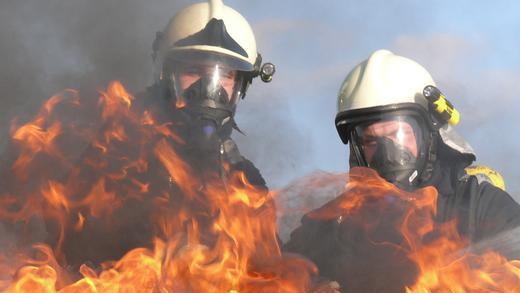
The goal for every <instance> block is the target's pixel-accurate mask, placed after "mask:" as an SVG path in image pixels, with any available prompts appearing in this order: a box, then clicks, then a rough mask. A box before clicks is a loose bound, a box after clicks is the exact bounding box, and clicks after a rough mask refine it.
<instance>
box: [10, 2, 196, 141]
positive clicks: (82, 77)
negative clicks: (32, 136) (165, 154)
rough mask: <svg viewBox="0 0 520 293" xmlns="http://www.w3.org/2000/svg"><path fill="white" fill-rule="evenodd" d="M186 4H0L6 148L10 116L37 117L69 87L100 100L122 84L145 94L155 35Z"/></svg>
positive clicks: (149, 77)
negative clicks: (102, 92) (103, 91)
mask: <svg viewBox="0 0 520 293" xmlns="http://www.w3.org/2000/svg"><path fill="white" fill-rule="evenodd" d="M187 2H188V1H166V0H157V1H153V3H152V2H143V1H137V0H129V1H118V0H108V1H104V0H93V1H91V0H70V1H65V2H64V1H59V0H27V1H14V0H6V1H2V3H1V4H0V40H1V42H0V56H1V57H0V58H1V60H2V62H0V63H1V64H2V68H1V70H0V81H1V82H0V92H1V97H2V107H0V109H1V110H0V111H1V112H0V114H1V115H0V116H1V118H0V119H1V120H0V123H1V124H0V125H1V126H0V129H1V131H0V135H2V137H3V138H4V139H3V140H2V141H5V137H6V133H7V129H8V126H9V123H10V121H11V120H12V119H13V117H15V116H21V117H22V118H27V117H30V116H32V115H33V114H34V112H35V110H36V109H37V108H38V107H39V106H40V104H41V103H42V101H44V100H46V99H47V98H49V97H50V96H51V95H53V94H54V93H56V92H58V91H60V90H62V89H64V88H75V89H79V90H81V91H82V92H85V93H95V91H96V90H98V89H100V88H103V87H105V86H106V85H107V83H108V82H109V81H111V80H114V79H118V80H121V81H123V83H124V84H125V85H127V87H128V88H130V89H131V90H132V91H134V92H135V91H139V90H143V89H144V87H145V86H146V85H148V84H150V82H151V76H152V75H151V73H152V62H151V57H150V56H151V44H152V42H153V40H154V37H155V32H156V31H158V30H161V29H162V28H163V27H164V25H165V24H166V22H167V20H168V19H169V18H170V17H171V16H172V15H173V14H174V12H175V11H176V10H177V9H178V8H179V7H181V6H183V5H184V4H186V3H187ZM84 96H89V95H84ZM94 97H95V95H94Z"/></svg>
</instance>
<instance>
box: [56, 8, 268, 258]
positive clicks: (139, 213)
mask: <svg viewBox="0 0 520 293" xmlns="http://www.w3.org/2000/svg"><path fill="white" fill-rule="evenodd" d="M153 49H154V53H153V58H154V62H155V63H154V64H155V67H156V72H157V74H156V77H155V82H154V85H153V86H151V87H149V88H147V90H146V91H145V92H144V93H142V94H140V95H138V96H139V98H138V99H136V101H135V103H133V104H132V107H133V109H132V110H134V111H136V112H138V113H144V111H148V112H149V113H150V114H151V117H153V120H154V121H155V122H156V123H157V125H164V126H166V127H171V130H172V132H173V133H174V134H175V135H176V138H180V139H176V140H175V141H176V143H172V144H171V145H172V146H173V147H175V152H176V154H177V155H178V156H179V157H180V158H181V159H182V160H183V161H184V162H185V163H186V164H187V165H188V166H189V167H190V170H191V172H192V174H194V175H196V176H200V177H199V178H197V179H198V180H196V181H197V182H200V184H201V185H200V186H197V187H196V188H197V189H196V190H197V191H198V192H200V193H201V194H202V193H204V190H205V188H206V186H205V185H206V184H207V183H208V182H211V184H220V185H222V187H223V188H224V190H226V189H225V188H226V186H227V184H228V182H229V180H230V178H231V176H232V175H233V174H236V172H243V174H244V175H245V176H246V178H247V180H248V181H249V183H250V184H252V185H254V186H255V187H257V188H258V189H260V190H265V191H267V187H266V183H265V181H264V179H263V178H262V176H261V174H260V172H259V170H258V169H257V168H256V167H255V166H254V165H253V163H252V162H251V161H249V160H247V159H245V158H244V157H243V156H242V155H241V154H240V152H239V151H238V148H237V146H236V145H235V143H234V142H233V140H232V139H231V138H230V135H231V132H232V130H233V129H237V126H236V124H235V121H234V114H235V110H236V107H237V104H238V102H239V101H240V100H241V99H243V98H244V97H245V95H246V91H247V89H248V86H249V85H250V84H251V83H252V81H253V79H254V78H255V77H257V76H259V77H261V79H262V80H264V81H270V79H271V77H272V75H273V73H274V66H273V65H272V64H269V63H267V64H264V65H263V66H261V57H260V55H259V54H258V53H257V48H256V42H255V36H254V34H253V31H252V30H251V27H250V26H249V24H248V23H247V21H246V20H245V19H244V18H243V17H242V16H241V15H240V14H239V13H238V12H237V11H235V10H233V9H232V8H230V7H228V6H225V5H224V4H223V3H222V1H218V0H211V1H208V2H204V3H197V4H193V5H190V6H187V7H185V8H184V9H182V10H180V11H179V12H178V13H177V14H176V15H175V16H174V17H173V18H172V19H171V20H170V21H169V23H168V25H167V26H166V28H165V29H164V30H163V31H161V32H159V33H157V37H156V40H155V42H154V44H153ZM148 161H149V166H148V168H147V170H146V172H145V173H146V174H144V175H142V176H145V178H143V179H142V181H143V182H151V183H150V186H151V187H150V191H149V193H150V194H151V195H153V196H150V197H146V198H144V199H143V200H142V201H139V200H133V199H132V200H128V201H125V202H124V205H123V206H121V207H120V208H118V209H117V214H115V216H114V217H113V218H114V219H113V220H111V221H113V223H112V222H111V224H110V225H107V224H105V223H103V222H102V219H100V220H97V219H87V222H88V224H87V225H85V227H84V229H82V230H81V231H68V232H67V234H66V235H67V237H68V238H67V239H66V240H65V241H64V243H65V245H64V248H63V251H64V255H66V256H67V258H68V264H70V265H72V266H74V267H76V266H77V267H79V266H80V265H81V264H83V263H85V262H90V263H91V264H93V265H94V266H96V265H99V264H100V263H102V262H104V261H107V260H118V259H120V258H121V257H122V256H123V255H124V254H125V253H127V252H128V251H130V250H131V249H133V248H137V247H146V246H150V245H151V244H152V240H153V237H155V236H162V235H157V233H159V232H157V231H162V230H161V229H160V228H157V227H154V225H153V224H152V222H153V223H156V222H160V221H151V220H150V219H151V218H157V217H162V216H164V217H167V216H168V215H163V214H161V213H162V211H161V209H160V208H157V207H156V204H157V202H160V201H157V198H155V196H162V194H165V193H167V194H168V200H169V201H168V205H169V207H177V206H182V205H188V204H190V205H191V204H192V205H194V207H191V206H190V208H193V209H194V210H195V209H201V212H200V215H202V216H201V217H206V216H207V217H210V216H213V214H211V213H210V212H208V211H206V210H204V209H206V208H207V207H206V205H205V203H204V202H197V204H194V203H191V202H189V201H190V199H187V198H186V196H185V195H183V194H182V191H181V189H180V188H179V187H178V186H177V185H176V184H177V183H176V182H175V180H174V179H173V178H172V177H170V173H169V172H168V171H167V170H166V169H165V168H164V167H163V164H161V163H160V162H157V159H156V158H155V157H154V156H153V155H150V158H149V160H148ZM193 213H194V214H197V213H196V212H195V211H194V212H193ZM197 215H198V214H197ZM206 222H207V223H211V221H203V220H201V221H200V223H206ZM89 223H96V224H89ZM200 223H199V224H200ZM200 226H201V227H199V229H201V230H202V229H203V227H202V224H200ZM164 233H166V232H164ZM201 234H202V235H203V237H206V236H207V235H205V234H204V233H202V232H201ZM207 234H208V235H209V234H210V233H207ZM208 237H209V236H208ZM89 239H96V241H95V242H96V243H95V244H96V245H95V246H92V247H89V248H88V249H85V245H84V244H85V243H90V241H89Z"/></svg>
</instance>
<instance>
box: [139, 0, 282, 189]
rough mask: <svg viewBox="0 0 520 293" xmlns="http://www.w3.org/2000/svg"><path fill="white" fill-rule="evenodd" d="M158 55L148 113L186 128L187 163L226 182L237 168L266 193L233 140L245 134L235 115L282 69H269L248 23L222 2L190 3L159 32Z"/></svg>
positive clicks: (262, 183)
mask: <svg viewBox="0 0 520 293" xmlns="http://www.w3.org/2000/svg"><path fill="white" fill-rule="evenodd" d="M153 49H154V52H153V59H154V64H155V75H156V76H155V84H154V85H153V86H152V87H150V88H148V90H147V92H146V94H145V96H146V99H144V100H146V101H147V103H148V105H145V107H146V108H152V109H154V111H155V114H157V115H162V116H163V117H164V120H165V121H174V122H177V123H176V125H182V127H177V129H176V130H177V131H179V132H180V134H181V136H182V137H183V139H184V140H185V141H186V146H187V147H186V149H185V151H186V156H185V157H186V159H188V160H190V159H191V160H192V165H193V166H198V167H200V169H207V168H215V167H216V168H217V169H219V170H217V171H219V173H221V174H222V176H223V177H225V174H224V172H223V169H222V168H223V165H224V164H226V163H229V164H230V166H231V169H232V170H240V171H244V172H245V174H246V176H247V177H248V179H249V180H250V181H251V183H252V184H253V185H256V186H261V187H262V186H263V187H265V181H264V179H263V178H262V176H261V175H260V173H259V171H258V170H257V169H256V168H255V166H254V165H253V164H252V163H251V162H250V161H249V160H247V159H245V158H244V157H243V156H242V155H241V154H240V152H239V150H238V148H237V146H236V144H235V142H234V141H233V140H232V139H231V137H230V136H231V133H232V131H233V130H237V131H239V132H241V131H240V129H239V128H238V126H237V124H236V122H235V120H234V116H235V111H236V108H237V104H238V103H239V101H240V100H242V99H244V97H245V95H246V92H247V90H248V87H249V85H250V84H251V83H252V82H253V79H254V78H256V77H258V76H260V77H261V79H262V80H263V81H264V82H270V81H271V79H272V76H273V74H274V71H275V68H274V65H273V64H271V63H266V64H263V65H262V57H261V55H260V54H259V53H258V52H257V48H256V41H255V36H254V34H253V31H252V29H251V27H250V25H249V24H248V22H247V21H246V19H244V17H243V16H242V15H240V14H239V13H238V12H237V11H235V10H233V9H232V8H231V7H229V6H225V5H224V4H223V3H222V1H221V0H210V1H208V2H207V3H198V4H194V5H190V6H188V7H186V8H184V9H183V10H181V11H180V12H179V13H177V15H175V16H174V17H173V18H172V19H171V20H170V22H169V23H168V25H167V26H166V28H165V29H164V30H163V31H162V32H158V33H157V36H156V39H155V41H154V44H153ZM209 158H211V159H209ZM223 179H224V180H225V178H223Z"/></svg>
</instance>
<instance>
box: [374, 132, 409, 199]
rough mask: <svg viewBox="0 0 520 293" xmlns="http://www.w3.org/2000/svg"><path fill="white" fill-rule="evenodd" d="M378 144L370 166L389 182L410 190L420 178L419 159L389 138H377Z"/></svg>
mask: <svg viewBox="0 0 520 293" xmlns="http://www.w3.org/2000/svg"><path fill="white" fill-rule="evenodd" d="M376 143H377V149H376V152H375V153H374V155H373V157H372V160H371V162H368V166H369V167H370V168H373V169H374V170H376V171H377V172H378V173H379V175H380V176H381V177H383V178H385V179H386V180H388V181H389V182H391V183H394V184H396V185H397V186H399V187H401V188H403V189H410V188H411V185H413V183H414V181H415V180H416V179H417V178H418V176H417V175H418V170H417V159H416V158H415V157H414V155H413V154H412V153H411V152H410V150H408V148H406V147H404V146H402V145H400V144H397V143H395V142H394V141H393V140H391V139H389V138H386V137H380V138H377V140H376Z"/></svg>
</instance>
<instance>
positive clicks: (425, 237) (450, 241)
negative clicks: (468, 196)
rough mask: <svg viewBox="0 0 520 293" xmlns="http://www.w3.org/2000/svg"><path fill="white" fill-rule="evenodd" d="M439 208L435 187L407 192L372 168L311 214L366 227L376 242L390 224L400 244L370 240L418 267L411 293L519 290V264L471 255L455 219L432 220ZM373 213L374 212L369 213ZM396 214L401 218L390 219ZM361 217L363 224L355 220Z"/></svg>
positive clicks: (489, 254) (356, 173) (357, 171)
mask: <svg viewBox="0 0 520 293" xmlns="http://www.w3.org/2000/svg"><path fill="white" fill-rule="evenodd" d="M436 206H437V192H436V190H435V189H434V188H433V187H427V188H424V189H421V190H419V191H416V192H413V193H408V192H405V191H402V190H400V189H398V188H397V187H396V186H394V185H393V184H390V183H388V182H386V181H385V180H383V179H382V178H380V177H379V176H378V175H377V173H376V172H375V171H373V170H371V169H366V168H354V169H353V170H351V172H350V174H349V182H348V184H347V186H346V192H345V193H343V194H342V195H341V196H339V197H338V198H336V199H335V200H333V201H331V202H329V203H328V204H326V205H325V206H323V207H322V208H320V209H318V210H316V211H314V212H312V213H311V217H312V218H315V219H337V221H344V222H348V221H354V225H358V226H359V225H360V226H362V227H363V229H364V230H365V231H367V234H368V235H371V236H372V237H376V238H377V237H378V236H377V229H378V227H381V226H382V227H387V225H388V223H387V221H392V223H391V224H392V225H394V227H393V228H395V230H396V232H398V234H399V235H400V236H401V237H402V241H400V242H398V243H396V242H387V241H386V240H385V238H382V240H376V239H372V241H373V244H375V245H376V246H380V247H384V246H387V247H389V248H391V249H392V251H394V253H403V252H404V253H403V257H404V258H405V259H408V260H409V261H411V263H412V264H413V265H414V266H415V267H416V268H417V276H416V279H415V282H414V283H413V284H412V285H411V286H408V287H407V288H406V292H408V293H412V292H413V293H423V292H424V293H426V292H518V290H519V288H520V261H518V260H507V259H506V258H505V257H503V256H501V255H500V254H499V253H497V252H493V251H486V252H484V253H479V254H477V253H474V252H472V251H471V250H470V249H469V248H468V247H469V245H470V243H469V240H468V239H466V238H465V237H462V236H461V235H460V234H459V233H458V231H457V227H456V224H457V223H456V221H450V222H447V223H436V222H435V221H434V216H435V213H436ZM370 209H373V210H372V211H371V212H369V213H367V214H365V213H366V212H367V210H370ZM396 212H397V214H398V216H397V217H392V215H395V213H396ZM375 214H377V217H375V218H374V215H375ZM359 215H361V219H363V221H364V222H361V223H359V222H355V221H357V219H359V218H356V217H357V216H359ZM386 216H390V217H388V218H385V217H386ZM387 232H388V231H385V233H387ZM403 274H405V272H403ZM382 277H383V278H384V276H382Z"/></svg>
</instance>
